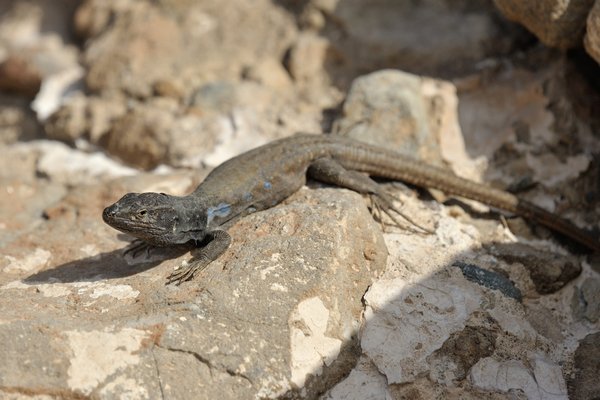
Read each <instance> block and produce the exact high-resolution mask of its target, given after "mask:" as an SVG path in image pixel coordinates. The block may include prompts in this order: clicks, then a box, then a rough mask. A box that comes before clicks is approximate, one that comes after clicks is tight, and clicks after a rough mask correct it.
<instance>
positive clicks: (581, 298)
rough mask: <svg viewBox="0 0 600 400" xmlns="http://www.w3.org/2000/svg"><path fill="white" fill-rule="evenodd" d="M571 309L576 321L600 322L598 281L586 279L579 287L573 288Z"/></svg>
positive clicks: (599, 287) (599, 289) (599, 288)
mask: <svg viewBox="0 0 600 400" xmlns="http://www.w3.org/2000/svg"><path fill="white" fill-rule="evenodd" d="M572 308H573V314H574V316H575V317H576V318H577V319H581V318H585V319H587V320H588V321H591V322H598V320H600V279H597V278H587V279H586V280H585V281H583V282H582V283H581V287H575V290H574V291H573V300H572Z"/></svg>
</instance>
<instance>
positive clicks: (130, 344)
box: [65, 328, 149, 394]
mask: <svg viewBox="0 0 600 400" xmlns="http://www.w3.org/2000/svg"><path fill="white" fill-rule="evenodd" d="M65 334H66V336H67V339H68V343H69V346H70V348H71V351H72V352H73V357H72V358H71V365H70V367H69V370H68V379H67V383H68V385H69V387H70V388H71V389H73V390H78V391H81V392H83V393H84V394H90V393H91V392H92V391H93V390H94V389H95V388H96V387H97V386H98V385H99V384H100V383H102V382H103V381H104V380H105V379H106V378H108V377H109V376H110V375H112V374H114V373H116V372H118V371H119V370H123V369H124V368H126V367H127V366H129V365H135V364H138V363H139V362H140V356H139V354H136V352H137V351H138V350H140V348H141V347H142V340H143V339H144V338H146V337H148V335H149V334H148V333H147V332H144V331H142V330H139V329H132V328H124V329H122V330H120V331H113V330H112V329H110V328H106V329H105V330H103V331H87V332H86V331H67V332H65Z"/></svg>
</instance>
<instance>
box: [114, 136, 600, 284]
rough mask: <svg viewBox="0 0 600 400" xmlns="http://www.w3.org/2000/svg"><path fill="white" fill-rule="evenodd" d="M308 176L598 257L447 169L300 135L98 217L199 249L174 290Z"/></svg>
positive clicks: (550, 219) (387, 207)
mask: <svg viewBox="0 0 600 400" xmlns="http://www.w3.org/2000/svg"><path fill="white" fill-rule="evenodd" d="M307 172H308V174H309V175H310V176H311V177H313V178H315V179H317V180H320V181H323V182H326V183H332V184H335V185H338V186H342V187H346V188H349V189H352V190H355V191H357V192H360V193H365V194H369V195H370V196H371V197H372V199H373V200H374V201H375V204H376V207H377V208H379V209H381V210H382V211H384V212H385V213H387V214H388V215H390V216H392V211H393V212H395V213H397V214H399V215H400V216H402V217H403V218H405V219H408V218H407V217H405V216H404V215H402V214H401V213H400V211H399V210H397V209H395V208H394V206H393V204H392V199H391V198H390V197H389V195H387V194H386V193H384V192H383V190H381V188H380V187H379V185H378V184H377V183H376V182H375V181H373V180H371V179H370V178H369V177H367V176H365V175H364V174H362V173H365V172H366V173H367V174H368V175H371V176H377V177H383V178H388V179H393V180H398V181H403V182H407V183H411V184H413V185H417V186H420V187H424V188H434V189H439V190H442V191H443V192H445V193H446V194H448V195H456V196H461V197H465V198H468V199H473V200H477V201H480V202H482V203H485V204H487V205H489V206H492V207H496V208H499V209H502V210H505V211H508V212H510V213H514V214H517V215H520V216H523V217H525V218H528V219H531V220H533V221H535V222H538V223H540V224H542V225H545V226H547V227H549V228H551V229H553V230H555V231H558V232H560V233H562V234H564V235H566V236H568V237H571V238H572V239H574V240H576V241H578V242H580V243H582V244H583V245H585V246H586V247H588V248H590V249H592V250H594V251H600V242H598V241H597V240H596V239H595V238H593V237H592V236H591V235H589V234H588V233H586V232H585V231H583V230H581V229H579V228H578V227H576V226H575V225H573V224H572V223H570V222H569V221H567V220H565V219H563V218H560V217H558V216H557V215H555V214H552V213H550V212H548V211H546V210H544V209H542V208H540V207H537V206H536V205H534V204H532V203H529V202H526V201H524V200H521V199H519V198H518V197H517V196H515V195H513V194H511V193H508V192H504V191H501V190H498V189H494V188H491V187H489V186H486V185H482V184H479V183H475V182H472V181H469V180H466V179H462V178H459V177H457V176H456V175H454V174H452V173H451V172H449V171H448V170H446V169H442V168H439V167H434V166H431V165H428V164H425V163H424V162H422V161H419V160H416V159H413V158H411V157H409V156H406V155H402V154H399V153H396V152H394V151H391V150H387V149H384V148H381V147H376V146H373V145H369V144H366V143H363V142H359V141H356V140H352V139H349V138H345V137H341V136H335V135H308V134H302V135H296V136H292V137H288V138H284V139H280V140H277V141H274V142H271V143H268V144H266V145H264V146H261V147H258V148H256V149H254V150H250V151H248V152H246V153H243V154H241V155H239V156H237V157H234V158H232V159H230V160H228V161H226V162H224V163H223V164H221V165H219V166H218V167H217V168H215V169H214V170H213V171H212V172H211V173H210V174H209V175H208V176H207V177H206V179H205V180H204V181H203V182H202V183H201V184H200V185H199V186H198V188H196V190H195V191H194V192H193V193H191V194H189V195H187V196H183V197H177V196H170V195H166V194H162V193H141V194H138V193H129V194H126V195H125V196H123V198H121V199H120V200H119V201H117V202H116V203H115V204H113V205H111V206H109V207H107V208H106V209H105V210H104V212H103V214H102V217H103V219H104V221H105V222H106V223H107V224H109V225H110V226H112V227H113V228H115V229H118V230H120V231H122V232H125V233H128V234H130V235H132V236H134V237H136V238H138V239H140V240H141V241H143V242H144V243H146V244H147V245H150V246H172V245H182V244H186V243H190V242H194V243H196V244H197V245H198V246H199V245H200V244H202V245H203V246H202V247H200V248H199V249H198V251H197V254H194V255H193V258H192V259H191V261H190V263H189V266H187V267H185V268H181V269H180V270H177V271H176V272H175V273H174V274H173V275H171V276H170V278H169V281H168V282H169V283H170V282H175V283H177V284H179V283H181V282H183V281H185V280H189V279H191V278H193V276H194V274H195V273H196V272H197V271H199V270H201V269H203V268H204V267H206V265H208V264H209V263H210V262H211V261H213V260H215V259H216V258H218V257H219V256H220V255H221V254H222V253H223V252H224V251H225V250H226V249H227V247H228V246H229V244H230V242H231V237H230V236H229V234H228V233H227V232H226V231H225V229H226V228H227V227H228V226H229V225H231V224H232V223H233V222H235V221H236V220H237V219H238V218H241V217H243V216H244V215H247V214H249V213H252V212H255V211H260V210H264V209H267V208H270V207H273V206H274V205H276V204H278V203H280V202H281V201H283V200H284V199H286V198H287V197H289V196H290V195H291V194H293V193H294V192H296V191H297V190H298V189H300V188H301V187H302V186H303V185H304V183H305V182H306V176H307ZM392 218H393V216H392ZM394 221H397V220H396V219H394ZM409 221H410V220H409ZM419 228H420V227H419ZM420 229H421V230H426V229H424V228H420Z"/></svg>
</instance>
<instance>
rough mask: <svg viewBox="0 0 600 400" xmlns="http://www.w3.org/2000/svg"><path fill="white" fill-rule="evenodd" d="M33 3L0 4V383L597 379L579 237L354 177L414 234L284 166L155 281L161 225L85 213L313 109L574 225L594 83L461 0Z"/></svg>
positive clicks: (332, 384) (322, 387)
mask: <svg viewBox="0 0 600 400" xmlns="http://www.w3.org/2000/svg"><path fill="white" fill-rule="evenodd" d="M52 4H53V3H52ZM61 4H62V5H64V8H63V7H56V6H55V5H51V4H50V2H47V1H43V0H30V1H27V2H23V1H15V2H11V1H7V2H0V20H1V23H0V62H2V61H4V60H7V59H11V58H13V59H14V57H16V56H19V57H21V58H22V59H23V60H25V61H26V65H27V66H32V67H35V68H36V69H37V70H38V71H39V75H38V76H39V77H40V79H41V85H40V88H39V90H38V91H37V94H36V97H35V100H34V101H30V99H27V98H26V97H25V96H23V95H15V94H14V93H13V94H10V95H9V94H8V93H3V94H1V95H0V143H1V144H0V191H1V195H0V359H2V362H0V397H2V398H8V399H19V400H20V399H31V398H44V399H46V398H67V399H69V398H72V399H78V398H94V399H96V398H97V399H112V398H130V399H149V398H150V399H152V398H161V397H164V398H173V399H188V398H220V399H223V400H226V399H234V398H235V399H238V398H273V397H285V396H287V397H293V398H319V397H323V398H328V399H365V398H394V399H430V398H444V399H445V398H448V399H473V400H475V399H498V400H499V399H505V398H507V397H510V398H519V399H525V398H532V399H537V398H565V397H566V395H567V389H566V388H565V379H566V380H567V382H568V393H569V395H570V396H571V397H573V398H586V399H587V398H590V397H592V398H593V396H597V395H598V394H597V392H598V391H597V383H596V381H597V375H598V373H597V371H598V366H597V359H598V356H597V354H596V352H595V351H594V349H595V347H594V343H595V342H597V341H598V340H597V337H596V336H594V335H595V334H596V332H598V331H599V330H600V325H599V324H600V319H599V318H598V307H597V306H598V300H597V293H598V281H599V278H598V271H599V269H598V259H597V257H596V258H595V257H588V256H586V255H583V254H580V253H578V252H577V249H576V247H574V246H573V247H571V246H570V244H569V243H568V242H566V241H562V240H560V238H558V237H555V236H554V235H551V234H550V233H549V232H548V231H547V230H544V229H540V228H538V227H536V226H535V225H533V224H530V223H528V222H526V221H525V220H523V219H521V218H510V216H506V217H507V220H506V223H504V222H503V221H501V219H500V218H499V216H498V214H497V213H495V212H494V211H493V210H490V209H489V208H488V207H485V206H483V205H481V204H478V203H476V202H469V201H466V200H464V199H448V198H446V197H444V196H443V195H441V194H440V193H438V192H436V191H429V192H428V191H421V190H415V189H414V188H409V187H406V186H405V185H402V184H400V183H382V184H384V185H385V188H386V190H388V191H389V192H390V193H391V194H392V195H393V196H394V197H395V198H397V199H398V200H399V201H398V205H399V206H401V207H402V209H403V211H404V212H405V213H406V214H408V215H410V216H411V218H412V219H414V220H415V221H416V222H417V223H419V224H420V225H423V226H427V227H430V228H431V229H432V230H434V231H435V233H434V234H432V235H417V234H414V233H412V232H410V231H408V230H406V229H404V228H399V227H395V226H392V225H389V222H390V221H389V220H387V219H384V221H382V222H383V224H379V223H375V222H374V221H373V219H372V218H371V216H370V215H369V214H368V212H367V205H368V204H369V203H368V201H365V200H364V199H362V198H361V197H360V196H358V195H356V194H354V193H351V192H348V191H346V190H340V189H330V188H327V187H326V186H325V185H321V184H316V183H312V182H309V185H308V186H309V187H308V188H303V189H302V190H301V191H300V192H299V193H297V194H295V195H294V196H292V197H291V198H290V199H288V200H287V201H285V202H284V203H283V204H281V205H278V206H277V207H274V208H272V209H270V210H267V211H265V212H261V213H257V214H254V215H252V216H249V217H248V218H244V219H242V220H240V221H239V223H237V224H236V225H235V226H233V227H232V228H231V229H230V233H231V234H232V235H233V237H234V242H233V244H232V246H231V247H230V249H228V250H227V252H226V253H225V254H224V256H223V257H221V258H220V259H219V260H217V261H216V262H215V263H213V264H211V265H210V266H209V267H208V269H207V270H206V271H205V272H204V274H203V275H202V276H200V277H198V278H197V279H195V280H194V281H193V282H189V283H185V284H184V285H182V286H180V287H171V286H165V285H164V279H165V277H166V276H167V275H168V274H169V273H170V272H171V271H172V269H173V268H175V267H176V266H178V265H180V263H182V262H183V261H184V260H186V259H188V258H189V255H188V254H187V253H186V251H184V250H185V249H170V250H166V249H165V250H153V251H150V252H149V253H143V254H138V255H136V257H132V255H130V254H128V255H124V254H123V249H124V248H125V246H126V245H127V240H128V238H127V237H125V236H124V235H121V234H119V233H118V232H116V231H114V230H113V229H111V228H110V227H108V226H106V225H104V224H103V223H102V222H101V216H100V212H101V210H102V208H103V207H105V206H106V205H108V204H110V203H112V202H113V201H114V200H116V199H118V198H119V197H121V196H122V195H123V194H124V193H127V192H141V191H155V192H165V193H171V194H175V195H183V194H186V193H189V192H190V191H191V190H193V188H195V187H196V185H197V184H198V183H199V182H200V181H201V180H202V179H203V177H204V176H205V175H206V173H207V172H208V171H209V170H210V169H211V168H212V167H214V166H216V165H218V164H219V163H221V162H222V161H224V160H225V159H227V158H229V157H231V156H234V155H236V154H238V153H239V152H242V151H244V150H247V149H249V148H250V147H254V146H257V145H259V144H262V143H264V142H267V141H269V140H271V139H274V138H278V137H283V136H286V135H289V134H292V133H294V132H296V131H309V132H315V133H316V132H320V131H322V130H330V129H331V128H335V129H337V130H338V131H339V132H340V133H342V134H348V135H351V136H354V137H358V138H360V139H362V140H367V141H372V142H374V143H379V144H380V145H383V146H385V147H386V148H393V149H396V150H399V151H403V152H408V153H410V154H412V155H415V156H417V157H421V158H423V159H425V160H426V161H428V162H430V163H435V164H438V165H442V166H445V167H446V168H449V169H452V170H453V171H455V172H456V173H457V174H459V175H461V176H464V177H468V178H470V179H475V180H485V181H487V182H491V183H492V184H494V185H496V186H498V187H501V188H506V187H508V188H510V189H511V190H515V191H519V192H520V195H521V196H523V197H525V198H527V199H529V200H531V201H533V202H535V203H537V204H540V205H541V206H543V207H545V208H547V209H549V210H552V211H555V212H557V213H559V214H562V215H564V216H565V217H567V218H569V219H571V220H572V221H574V223H576V224H578V225H580V226H582V227H586V228H590V229H594V228H596V229H597V228H598V218H597V216H598V215H599V213H600V208H599V207H600V202H599V200H600V190H599V189H598V177H600V162H599V161H598V160H600V158H599V157H598V154H599V153H600V145H599V143H598V138H597V134H596V133H595V132H596V131H597V129H596V128H597V126H600V117H599V116H598V113H597V107H595V104H596V103H597V101H596V100H597V99H598V95H597V94H596V93H595V92H594V91H593V90H592V88H591V85H590V83H589V81H587V80H586V79H585V78H584V77H583V76H582V74H581V72H580V70H579V68H580V67H581V66H580V65H578V64H577V59H573V58H569V57H567V58H563V57H561V56H560V55H558V54H557V53H556V52H553V51H548V50H547V49H545V48H544V47H543V46H533V47H531V46H529V45H530V44H531V38H530V36H529V35H527V34H525V35H523V32H524V31H523V30H522V29H520V28H518V27H517V26H516V25H513V24H510V23H507V22H506V21H503V20H502V19H501V18H500V17H499V16H498V15H497V14H496V12H495V10H494V9H493V8H492V5H491V4H490V3H481V2H477V1H471V0H469V1H461V2H439V1H429V0H427V1H419V2H411V3H406V2H392V1H389V0H378V1H374V2H368V4H367V3H366V2H358V1H354V0H338V1H335V0H311V1H307V2H298V1H288V0H283V1H276V2H271V1H267V0H261V1H258V2H247V1H245V0H232V1H231V4H229V5H228V6H227V7H224V6H223V3H222V2H216V1H203V2H193V1H189V0H182V1H180V0H178V1H173V0H159V1H146V0H135V1H134V0H125V1H121V0H119V1H117V0H111V1H100V0H88V1H85V2H83V3H82V5H81V7H79V8H78V9H77V12H75V13H74V8H73V7H74V2H72V1H70V0H64V1H63V2H61ZM73 13H74V15H73ZM71 21H72V23H73V25H74V28H75V31H76V33H77V34H78V35H79V39H80V40H81V41H80V42H78V43H77V46H75V45H73V44H71V43H70V42H69V40H70V31H69V29H68V27H69V26H72V25H71ZM592 22H593V21H592ZM176 38H181V41H178V40H176ZM523 39H525V40H524V41H523ZM169 40H170V41H171V42H169ZM78 60H83V61H84V63H85V65H84V66H81V65H79V64H78ZM398 66H402V67H404V68H406V69H409V70H410V71H412V72H416V73H418V74H419V76H416V75H410V74H407V73H405V72H404V73H403V72H400V71H394V70H390V69H389V68H393V67H398ZM382 68H387V69H383V70H381V71H379V70H380V69H382ZM373 71H376V72H373ZM19 72H26V71H19ZM367 72H372V73H367ZM428 73H435V74H436V76H437V77H438V79H433V78H427V77H424V76H422V75H423V74H428ZM359 76H360V77H359ZM440 76H445V77H452V81H445V80H441V79H439V77H440ZM82 77H85V79H86V82H87V83H88V84H89V85H90V87H88V88H85V87H83V85H82V82H81V79H82ZM357 77H358V79H355V78H357ZM591 77H592V78H593V75H592V76H591ZM344 88H350V90H349V92H348V93H347V95H346V93H345V92H342V90H345V89H344ZM344 99H345V102H344V103H342V101H344ZM40 127H43V128H44V133H45V134H46V137H47V138H51V139H56V140H60V141H63V142H65V143H66V144H65V143H57V142H56V141H44V140H32V139H35V138H36V137H39V135H40ZM25 140H30V141H29V142H25ZM99 149H103V150H105V151H107V152H108V154H104V153H100V152H98V151H97V150H99ZM123 160H124V161H125V163H126V164H128V165H129V166H126V165H123V164H122V163H121V162H122V161H123ZM132 165H135V166H138V167H142V168H146V169H153V172H152V173H151V174H143V173H140V172H139V171H137V170H134V169H133V168H131V166H132ZM166 165H168V166H170V167H167V166H166ZM173 167H176V168H178V167H185V168H183V169H181V170H180V169H177V170H173ZM434 199H436V200H437V201H436V200H434ZM382 228H383V229H382ZM382 231H383V235H382V233H381V232H382ZM382 238H383V240H382ZM384 245H385V246H384ZM386 247H387V249H386ZM386 259H387V261H386ZM457 266H459V267H460V266H469V268H464V267H463V268H457ZM518 293H520V294H521V296H520V297H519V296H518ZM519 298H520V301H518V299H519ZM596 347H597V346H596ZM394 382H398V383H394ZM400 382H401V383H400Z"/></svg>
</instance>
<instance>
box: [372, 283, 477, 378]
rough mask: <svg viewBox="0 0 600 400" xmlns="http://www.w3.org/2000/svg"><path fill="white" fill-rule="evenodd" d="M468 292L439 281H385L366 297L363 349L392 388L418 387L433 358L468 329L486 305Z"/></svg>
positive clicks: (373, 286)
mask: <svg viewBox="0 0 600 400" xmlns="http://www.w3.org/2000/svg"><path fill="white" fill-rule="evenodd" d="M442 287H443V289H442ZM467 290H468V289H466V288H465V287H463V286H461V285H460V284H459V283H458V282H453V281H448V280H446V281H445V282H444V283H443V284H442V281H441V280H439V279H435V278H434V279H431V280H428V281H424V282H419V283H409V282H407V281H404V280H402V279H394V280H388V281H384V280H380V281H377V282H375V283H374V284H373V285H372V286H371V288H370V289H369V292H368V293H367V294H366V295H365V301H366V303H367V309H366V311H365V318H366V319H367V324H366V325H365V328H364V329H363V332H362V339H361V347H362V349H363V351H364V353H365V355H366V356H368V357H369V359H371V360H372V362H373V363H374V364H375V366H376V367H377V369H378V370H379V371H381V372H382V373H383V374H384V375H385V376H386V378H387V382H388V384H402V383H407V382H412V381H413V380H414V379H415V378H416V377H417V376H418V375H419V374H421V373H424V372H425V371H427V370H428V368H429V365H428V363H427V358H428V357H429V356H430V355H431V354H432V353H433V352H434V351H435V350H437V349H438V348H440V347H441V346H442V344H443V343H444V342H445V341H446V340H448V338H449V337H450V335H451V334H452V333H453V332H456V331H459V330H462V329H463V328H464V326H465V324H466V321H467V320H468V318H469V316H470V314H471V313H472V312H473V311H474V310H475V309H476V308H477V306H478V304H479V302H480V301H481V298H480V297H479V294H478V293H477V292H474V291H472V290H470V291H467ZM442 292H443V293H442ZM414 310H429V312H428V313H423V312H422V311H421V312H414Z"/></svg>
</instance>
